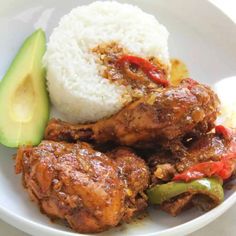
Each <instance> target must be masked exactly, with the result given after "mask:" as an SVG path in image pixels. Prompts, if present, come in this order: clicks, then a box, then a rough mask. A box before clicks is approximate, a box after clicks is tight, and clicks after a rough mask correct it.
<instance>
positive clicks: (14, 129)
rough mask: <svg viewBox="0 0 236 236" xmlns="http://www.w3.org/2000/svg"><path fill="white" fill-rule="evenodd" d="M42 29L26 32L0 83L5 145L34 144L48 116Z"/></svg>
mask: <svg viewBox="0 0 236 236" xmlns="http://www.w3.org/2000/svg"><path fill="white" fill-rule="evenodd" d="M45 50H46V39H45V34H44V32H43V31H42V30H41V29H39V30H37V31H35V32H34V33H33V34H32V35H31V36H29V37H28V38H27V39H26V40H25V42H24V44H23V45H22V47H21V48H20V50H19V52H18V53H17V55H16V57H15V59H14V61H13V62H12V64H11V66H10V68H9V69H8V71H7V73H6V75H5V76H4V78H3V79H2V81H1V83H0V113H1V116H0V142H1V143H2V144H4V145H5V146H8V147H18V146H21V145H37V144H39V143H40V141H41V140H42V138H43V133H44V128H45V126H46V123H47V121H48V118H49V99H48V94H47V91H46V82H45V71H44V69H43V67H42V57H43V55H44V53H45Z"/></svg>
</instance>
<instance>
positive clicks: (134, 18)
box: [44, 1, 170, 123]
mask: <svg viewBox="0 0 236 236" xmlns="http://www.w3.org/2000/svg"><path fill="white" fill-rule="evenodd" d="M167 39H168V32H167V30H166V29H165V27H164V26H163V25H161V24H160V23H159V22H158V21H157V20H156V19H155V17H154V16H152V15H150V14H147V13H145V12H143V11H142V10H141V9H139V8H138V7H136V6H132V5H129V4H120V3H118V2H114V1H106V2H94V3H92V4H90V5H87V6H79V7H77V8H75V9H73V10H72V11H71V12H70V13H69V14H68V15H65V16H64V17H63V18H62V19H61V20H60V23H59V25H58V26H57V27H56V28H55V29H54V30H53V33H52V34H51V36H50V40H49V42H48V45H47V52H46V54H45V56H44V64H45V66H46V67H47V80H48V90H49V94H50V97H51V100H52V103H53V104H54V106H55V107H56V108H57V109H58V110H59V111H60V112H61V113H63V115H64V116H65V118H66V119H67V120H68V121H71V122H79V123H85V122H94V121H98V120H100V119H101V118H105V117H109V116H111V115H114V114H115V113H116V112H118V111H119V110H120V109H121V108H123V107H124V106H125V105H127V104H128V103H129V102H131V101H132V100H134V99H135V98H136V97H142V96H143V94H145V93H146V92H148V91H149V90H152V89H155V88H158V87H159V85H158V84H156V83H155V82H154V81H152V80H150V79H148V76H147V75H146V76H143V74H144V73H143V71H142V70H141V69H140V68H139V65H137V64H135V63H134V64H132V65H133V66H130V67H128V64H127V63H125V65H123V66H119V65H118V63H116V61H117V59H120V57H121V56H124V55H129V56H136V57H139V58H141V59H142V60H143V59H146V60H148V61H149V62H151V64H152V66H155V67H157V70H158V71H159V72H161V74H162V77H163V79H164V78H168V77H169V70H170V62H169V54H168V45H167ZM120 67H121V68H120ZM123 71H126V73H123ZM136 71H139V73H135V72H136ZM129 75H133V77H135V78H132V76H129ZM140 77H141V80H140V79H139V78H140ZM62 94H63V95H62Z"/></svg>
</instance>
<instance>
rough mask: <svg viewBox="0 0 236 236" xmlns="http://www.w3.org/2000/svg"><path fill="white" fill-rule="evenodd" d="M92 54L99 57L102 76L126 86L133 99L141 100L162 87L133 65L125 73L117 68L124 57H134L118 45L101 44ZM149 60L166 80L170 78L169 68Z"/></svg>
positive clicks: (156, 61) (114, 43) (154, 60)
mask: <svg viewBox="0 0 236 236" xmlns="http://www.w3.org/2000/svg"><path fill="white" fill-rule="evenodd" d="M92 52H93V53H94V54H95V55H96V56H97V63H98V64H100V65H101V66H100V71H99V73H100V75H101V76H102V77H103V78H106V79H108V80H109V81H111V82H113V83H117V84H119V85H123V86H125V87H126V89H127V90H128V93H129V94H130V95H131V97H132V98H133V99H135V98H140V97H142V96H143V95H145V94H147V93H150V92H152V91H154V90H156V89H158V88H160V87H161V86H160V85H159V84H157V83H155V82H153V81H152V80H150V78H148V77H147V75H146V74H145V73H144V72H143V71H142V70H140V69H139V68H137V67H135V66H133V65H130V67H129V68H127V70H126V71H125V72H124V70H121V69H119V68H117V64H116V62H117V60H118V59H119V58H121V57H122V56H124V55H132V53H130V52H129V51H128V50H127V49H124V48H123V47H121V46H120V45H119V44H118V43H116V42H111V43H106V44H100V45H98V46H97V47H95V48H93V49H92ZM134 56H135V55H134ZM147 60H148V61H149V62H150V63H152V64H153V65H155V66H156V67H157V68H160V69H161V70H162V71H163V73H164V75H165V77H166V78H167V77H168V74H169V68H167V66H165V65H163V64H161V63H160V61H159V60H158V59H157V58H155V57H150V58H147ZM131 74H135V78H136V79H133V78H132V76H130V75H131Z"/></svg>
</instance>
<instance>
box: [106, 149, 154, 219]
mask: <svg viewBox="0 0 236 236" xmlns="http://www.w3.org/2000/svg"><path fill="white" fill-rule="evenodd" d="M107 155H108V156H109V157H111V158H112V159H114V160H115V162H116V164H117V166H118V172H119V176H120V178H121V179H122V180H123V182H124V184H125V189H126V200H125V215H124V217H123V220H125V221H129V220H130V218H131V217H132V215H133V214H135V213H136V212H139V211H142V210H143V209H145V208H146V207H147V197H146V195H145V194H144V190H145V189H147V188H148V185H149V169H148V167H147V165H146V163H145V161H144V160H143V159H141V158H138V157H137V156H136V155H135V154H134V153H133V152H132V150H131V149H129V148H117V149H115V150H113V151H112V152H110V153H107Z"/></svg>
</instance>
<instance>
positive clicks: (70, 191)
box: [16, 141, 149, 233]
mask: <svg viewBox="0 0 236 236" xmlns="http://www.w3.org/2000/svg"><path fill="white" fill-rule="evenodd" d="M117 155H120V156H119V157H117ZM110 156H111V157H108V156H107V155H105V154H103V153H101V152H98V151H95V150H94V149H92V147H91V146H90V145H89V144H87V143H77V144H70V143H65V142H53V141H43V142H42V143H41V144H40V145H39V146H38V147H33V148H31V147H29V148H27V147H26V148H20V149H19V150H18V153H17V157H16V172H17V173H20V172H22V173H23V183H24V186H25V187H26V189H27V190H28V192H29V195H30V197H31V199H32V200H34V201H36V202H37V203H38V204H39V206H40V208H41V210H42V212H43V213H45V214H46V215H48V216H49V217H50V218H52V219H58V218H59V219H63V220H66V221H67V222H68V223H69V225H70V227H71V228H73V229H74V230H76V231H78V232H81V233H95V232H101V231H104V230H107V229H109V228H111V227H114V226H116V225H118V224H119V223H120V222H122V221H128V220H130V218H131V217H132V216H133V215H134V214H135V213H137V212H138V211H140V210H143V209H145V208H146V206H147V203H146V199H144V198H143V197H142V196H145V195H144V194H143V191H144V190H145V189H146V188H147V187H148V184H149V171H148V168H147V166H146V164H145V162H144V161H143V160H142V159H140V158H139V157H137V156H136V155H135V154H134V153H133V152H132V151H131V150H125V149H124V150H122V149H121V150H119V149H117V150H116V151H115V152H113V153H112V154H110ZM121 156H123V159H122V160H120V158H121ZM116 158H117V160H116ZM130 162H132V165H133V166H132V167H128V166H126V165H129V164H130ZM131 171H133V172H132V173H131ZM141 178H142V179H141ZM130 202H132V204H130ZM139 203H141V204H139Z"/></svg>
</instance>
